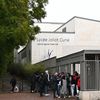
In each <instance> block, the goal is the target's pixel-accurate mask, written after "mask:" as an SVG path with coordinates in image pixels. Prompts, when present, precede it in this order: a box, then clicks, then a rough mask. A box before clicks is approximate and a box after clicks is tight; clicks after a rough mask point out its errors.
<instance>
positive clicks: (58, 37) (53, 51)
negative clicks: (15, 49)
mask: <svg viewBox="0 0 100 100" xmlns="http://www.w3.org/2000/svg"><path fill="white" fill-rule="evenodd" d="M52 25H54V24H52ZM58 26H59V27H58ZM45 27H46V31H45V30H44V29H45V28H44V27H43V28H42V32H41V33H39V34H37V35H36V36H35V37H36V39H35V40H33V41H31V42H30V43H29V44H27V46H26V47H25V48H24V49H23V50H22V51H20V52H19V53H18V55H19V56H18V59H19V60H17V61H20V62H22V63H28V62H30V63H32V64H35V63H38V62H40V61H43V60H46V59H48V58H51V57H54V56H56V57H57V58H60V57H63V56H65V55H69V54H72V53H75V52H78V51H81V50H88V49H89V50H100V38H99V37H100V21H97V20H91V19H86V18H81V17H73V18H72V19H70V20H69V21H68V22H66V23H64V24H62V25H61V24H56V25H54V27H52V29H50V28H49V27H51V23H50V24H49V27H48V26H47V25H46V24H45ZM47 28H48V30H49V31H47ZM50 30H51V31H50ZM23 52H24V54H23ZM23 55H24V56H23Z"/></svg>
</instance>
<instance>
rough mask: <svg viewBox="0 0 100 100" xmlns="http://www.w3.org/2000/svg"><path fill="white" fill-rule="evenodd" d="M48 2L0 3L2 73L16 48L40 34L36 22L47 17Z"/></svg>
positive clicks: (5, 0)
mask: <svg viewBox="0 0 100 100" xmlns="http://www.w3.org/2000/svg"><path fill="white" fill-rule="evenodd" d="M47 2H48V1H47V0H30V1H29V0H1V1H0V71H2V69H4V66H5V68H6V66H7V64H8V63H9V62H11V61H12V58H13V50H14V48H18V47H19V46H23V45H25V44H27V42H28V41H29V40H30V39H34V35H35V34H37V33H38V32H39V30H40V29H39V27H38V26H34V21H35V20H37V21H41V19H42V18H44V17H45V15H46V12H45V6H46V4H47ZM29 9H31V10H29ZM31 22H32V23H31ZM31 24H32V27H30V25H31ZM2 67H3V68H2ZM0 73H1V72H0Z"/></svg>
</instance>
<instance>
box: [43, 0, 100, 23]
mask: <svg viewBox="0 0 100 100" xmlns="http://www.w3.org/2000/svg"><path fill="white" fill-rule="evenodd" d="M45 8H46V12H47V17H46V18H45V19H43V20H42V21H43V22H67V21H68V20H69V19H71V18H72V17H74V16H78V17H84V18H89V19H95V20H100V0H49V3H48V5H47V6H46V7H45Z"/></svg>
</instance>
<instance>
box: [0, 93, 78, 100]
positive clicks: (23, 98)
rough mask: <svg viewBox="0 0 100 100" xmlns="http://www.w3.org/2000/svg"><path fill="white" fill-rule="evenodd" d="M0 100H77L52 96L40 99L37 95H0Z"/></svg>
mask: <svg viewBox="0 0 100 100" xmlns="http://www.w3.org/2000/svg"><path fill="white" fill-rule="evenodd" d="M0 100H77V99H76V98H65V99H64V98H60V99H59V98H55V99H54V98H53V96H52V94H50V96H48V97H45V96H43V97H40V96H39V93H4V94H0Z"/></svg>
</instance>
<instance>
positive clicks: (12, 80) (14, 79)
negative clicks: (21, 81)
mask: <svg viewBox="0 0 100 100" xmlns="http://www.w3.org/2000/svg"><path fill="white" fill-rule="evenodd" d="M10 84H11V85H12V89H11V91H12V92H14V89H15V86H16V84H17V81H16V78H15V76H13V77H12V79H11V80H10Z"/></svg>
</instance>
